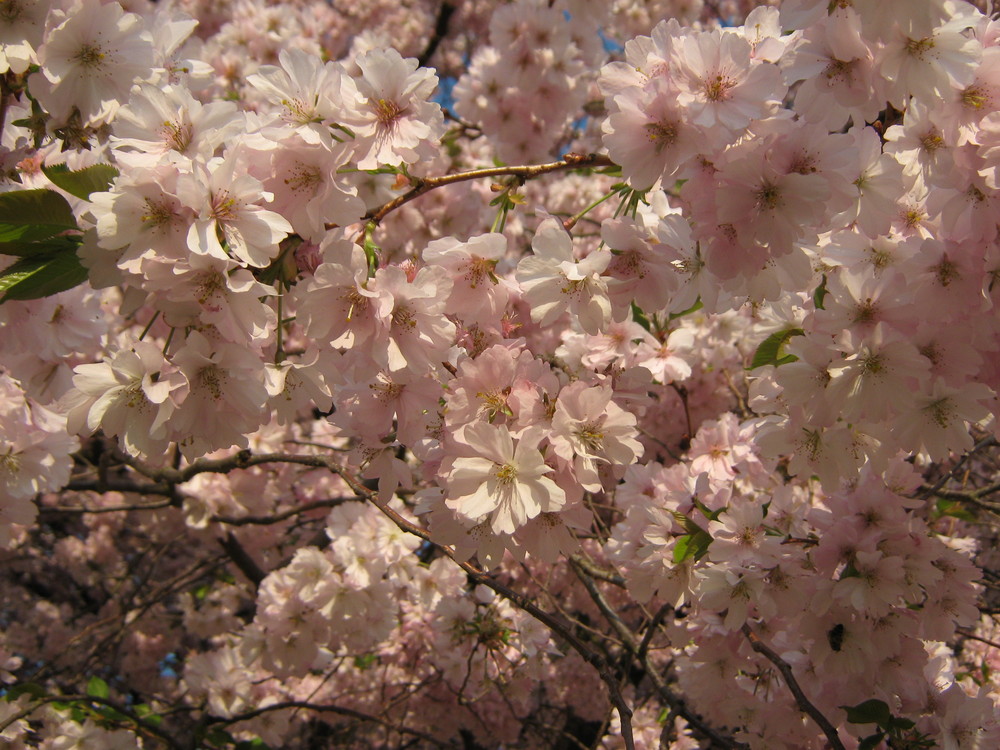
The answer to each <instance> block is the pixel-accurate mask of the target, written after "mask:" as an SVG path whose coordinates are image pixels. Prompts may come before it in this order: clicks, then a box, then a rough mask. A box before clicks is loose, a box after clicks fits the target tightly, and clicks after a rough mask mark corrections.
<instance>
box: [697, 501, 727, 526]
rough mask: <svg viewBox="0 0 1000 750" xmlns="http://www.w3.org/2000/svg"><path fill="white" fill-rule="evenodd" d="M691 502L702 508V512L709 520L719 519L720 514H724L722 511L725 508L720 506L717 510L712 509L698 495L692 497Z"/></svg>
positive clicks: (699, 508)
mask: <svg viewBox="0 0 1000 750" xmlns="http://www.w3.org/2000/svg"><path fill="white" fill-rule="evenodd" d="M691 502H692V503H694V507H696V508H697V509H698V510H700V511H701V514H702V515H703V516H705V518H707V519H708V520H709V521H718V520H719V516H721V515H722V511H724V510H725V508H719V509H717V510H712V509H711V508H709V507H708V506H707V505H705V503H703V502H702V501H701V500H699V499H698V498H696V497H693V498H691Z"/></svg>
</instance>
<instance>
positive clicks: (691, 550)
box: [674, 529, 712, 564]
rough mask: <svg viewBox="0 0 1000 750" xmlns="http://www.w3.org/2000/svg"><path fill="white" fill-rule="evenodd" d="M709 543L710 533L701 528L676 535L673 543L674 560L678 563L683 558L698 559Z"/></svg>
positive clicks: (710, 541)
mask: <svg viewBox="0 0 1000 750" xmlns="http://www.w3.org/2000/svg"><path fill="white" fill-rule="evenodd" d="M711 543H712V537H711V535H710V534H709V533H708V532H707V531H702V530H701V529H699V530H698V531H696V532H694V533H693V534H685V535H684V536H679V537H677V541H676V542H675V543H674V562H675V563H678V564H680V563H682V562H684V561H685V560H700V559H701V558H702V557H704V556H705V553H706V552H708V545H710V544H711Z"/></svg>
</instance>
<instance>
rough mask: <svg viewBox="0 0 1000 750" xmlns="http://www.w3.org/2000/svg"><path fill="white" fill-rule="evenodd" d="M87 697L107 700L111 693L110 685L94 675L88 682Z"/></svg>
mask: <svg viewBox="0 0 1000 750" xmlns="http://www.w3.org/2000/svg"><path fill="white" fill-rule="evenodd" d="M87 695H89V696H90V697H92V698H107V697H108V696H109V695H111V691H110V690H108V683H106V682H105V681H104V680H102V679H101V678H100V677H98V676H97V675H94V676H93V677H91V678H90V679H89V680H88V681H87Z"/></svg>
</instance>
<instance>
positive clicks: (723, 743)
mask: <svg viewBox="0 0 1000 750" xmlns="http://www.w3.org/2000/svg"><path fill="white" fill-rule="evenodd" d="M570 563H571V565H572V567H573V572H574V573H576V575H577V577H578V578H579V579H580V582H581V583H582V584H583V585H584V587H585V588H586V589H587V593H588V594H590V598H591V599H592V600H593V601H594V604H596V605H597V607H598V609H600V610H601V614H603V615H604V617H605V619H606V620H607V621H608V622H609V623H610V624H611V627H612V628H614V630H615V632H616V633H617V634H618V637H619V638H621V640H622V642H623V643H624V644H625V646H626V647H627V648H628V650H629V651H630V652H631V653H632V655H633V656H635V657H636V658H637V659H638V661H639V663H640V665H641V666H642V668H643V669H644V670H645V672H646V674H647V675H648V676H649V679H650V681H651V682H652V683H653V687H654V688H656V692H657V694H658V695H659V696H660V697H661V698H662V699H663V700H664V701H665V702H666V703H667V704H668V705H669V706H670V708H671V709H672V710H673V711H675V712H676V713H678V714H679V715H681V716H682V717H684V719H685V721H687V723H688V724H690V725H691V727H692V728H694V729H696V730H697V731H699V732H701V733H702V734H703V735H705V736H706V737H708V738H709V739H710V740H711V741H712V742H713V743H714V744H715V746H717V747H722V748H726V749H727V750H730V749H732V750H735V749H736V748H745V747H746V746H745V745H743V744H742V743H739V742H737V741H736V740H734V739H732V738H730V737H726V736H725V735H724V734H722V733H721V732H719V731H718V730H716V729H715V728H714V727H712V726H711V725H709V724H707V723H706V722H704V721H703V720H702V719H701V717H699V716H698V715H697V714H696V713H694V712H693V711H692V710H691V709H689V708H688V707H687V704H686V703H685V702H684V701H683V700H682V699H681V698H679V697H678V696H676V695H674V693H673V691H671V690H670V688H668V687H667V684H666V683H665V682H664V681H663V677H662V676H661V675H660V673H659V671H658V670H657V668H656V665H654V664H653V663H652V662H650V661H649V655H648V653H644V652H643V655H642V656H641V657H640V656H639V654H640V652H641V651H642V647H641V646H640V645H638V644H637V643H636V639H635V634H634V633H632V631H631V630H629V628H628V626H627V625H625V623H624V622H622V619H621V617H619V616H618V613H617V612H615V611H614V609H613V608H612V607H611V605H610V604H608V601H607V599H605V598H604V594H602V593H601V590H600V589H599V588H597V585H596V584H595V583H594V581H593V579H591V578H590V576H589V575H588V574H587V571H586V570H584V569H583V568H581V567H580V566H579V565H578V564H576V562H575V561H572V560H571V561H570ZM661 611H663V610H662V609H661ZM654 619H655V618H654ZM650 624H651V625H652V624H653V623H650ZM647 648H648V646H647Z"/></svg>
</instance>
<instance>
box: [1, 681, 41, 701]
mask: <svg viewBox="0 0 1000 750" xmlns="http://www.w3.org/2000/svg"><path fill="white" fill-rule="evenodd" d="M22 695H30V696H31V697H32V698H44V697H45V696H46V695H48V693H46V692H45V688H43V687H42V686H41V685H39V684H38V683H36V682H25V683H22V684H21V685H15V686H14V687H12V688H11V689H10V690H8V691H7V692H6V693H4V696H3V699H4V700H5V701H16V700H17V699H18V698H20V697H21V696H22Z"/></svg>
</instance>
